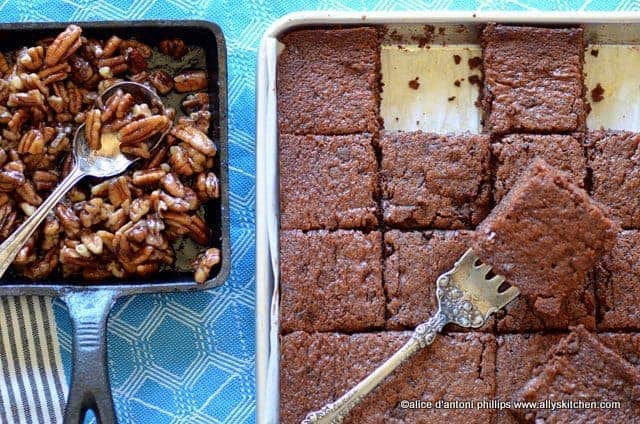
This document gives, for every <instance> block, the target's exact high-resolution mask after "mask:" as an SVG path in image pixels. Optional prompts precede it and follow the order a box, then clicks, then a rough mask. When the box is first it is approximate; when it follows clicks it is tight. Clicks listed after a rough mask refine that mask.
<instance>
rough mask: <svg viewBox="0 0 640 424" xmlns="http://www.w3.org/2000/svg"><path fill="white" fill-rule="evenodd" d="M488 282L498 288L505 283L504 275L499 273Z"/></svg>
mask: <svg viewBox="0 0 640 424" xmlns="http://www.w3.org/2000/svg"><path fill="white" fill-rule="evenodd" d="M487 283H489V284H491V285H493V286H494V287H495V288H496V289H497V288H498V287H500V284H502V283H504V276H502V275H499V274H498V275H496V276H495V277H493V278H490V279H488V280H487Z"/></svg>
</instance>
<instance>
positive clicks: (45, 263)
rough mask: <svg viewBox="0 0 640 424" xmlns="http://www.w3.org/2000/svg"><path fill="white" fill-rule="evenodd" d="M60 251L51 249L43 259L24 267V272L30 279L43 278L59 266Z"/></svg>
mask: <svg viewBox="0 0 640 424" xmlns="http://www.w3.org/2000/svg"><path fill="white" fill-rule="evenodd" d="M58 261H59V257H58V252H56V251H55V249H51V250H49V251H48V252H47V253H46V254H45V255H44V257H42V259H39V260H37V261H35V262H34V263H32V264H29V266H28V267H25V268H24V269H22V274H23V275H24V276H25V277H27V278H28V279H30V280H42V279H43V278H46V277H48V276H49V275H50V274H51V273H52V272H53V271H54V270H55V269H56V267H57V266H58Z"/></svg>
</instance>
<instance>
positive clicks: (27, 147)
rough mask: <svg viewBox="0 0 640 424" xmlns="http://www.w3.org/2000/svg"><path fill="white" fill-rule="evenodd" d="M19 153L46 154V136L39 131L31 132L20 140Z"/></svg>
mask: <svg viewBox="0 0 640 424" xmlns="http://www.w3.org/2000/svg"><path fill="white" fill-rule="evenodd" d="M18 152H19V153H30V154H32V155H37V154H40V153H42V152H44V136H43V135H42V132H41V131H40V130H37V129H33V130H29V131H27V132H26V133H24V135H23V136H22V138H21V139H20V143H19V144H18Z"/></svg>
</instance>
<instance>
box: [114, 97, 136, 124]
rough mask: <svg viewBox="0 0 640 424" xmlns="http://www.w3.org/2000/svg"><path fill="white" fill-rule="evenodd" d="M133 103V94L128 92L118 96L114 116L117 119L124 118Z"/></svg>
mask: <svg viewBox="0 0 640 424" xmlns="http://www.w3.org/2000/svg"><path fill="white" fill-rule="evenodd" d="M134 103H135V100H134V99H133V96H132V95H131V94H129V93H126V94H124V95H123V96H122V97H121V98H120V102H119V103H118V107H117V108H116V118H118V119H122V118H124V117H125V116H126V115H127V113H129V110H131V107H133V104H134Z"/></svg>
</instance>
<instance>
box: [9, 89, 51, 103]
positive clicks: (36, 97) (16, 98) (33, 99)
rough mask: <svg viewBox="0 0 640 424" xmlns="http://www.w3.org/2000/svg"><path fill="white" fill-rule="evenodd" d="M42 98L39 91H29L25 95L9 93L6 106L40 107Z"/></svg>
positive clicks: (42, 101)
mask: <svg viewBox="0 0 640 424" xmlns="http://www.w3.org/2000/svg"><path fill="white" fill-rule="evenodd" d="M43 104H44V96H43V95H42V93H41V92H40V91H39V90H29V91H27V92H26V93H11V94H10V95H9V100H8V101H7V105H8V106H11V107H23V106H42V105H43Z"/></svg>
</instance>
